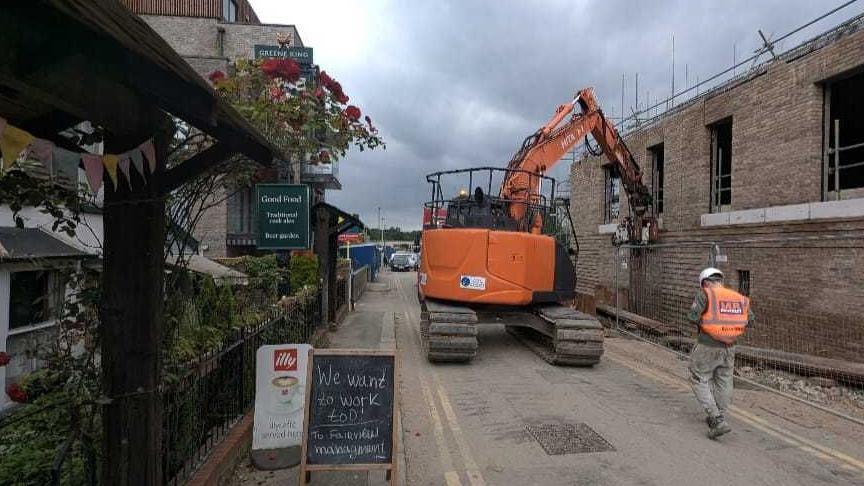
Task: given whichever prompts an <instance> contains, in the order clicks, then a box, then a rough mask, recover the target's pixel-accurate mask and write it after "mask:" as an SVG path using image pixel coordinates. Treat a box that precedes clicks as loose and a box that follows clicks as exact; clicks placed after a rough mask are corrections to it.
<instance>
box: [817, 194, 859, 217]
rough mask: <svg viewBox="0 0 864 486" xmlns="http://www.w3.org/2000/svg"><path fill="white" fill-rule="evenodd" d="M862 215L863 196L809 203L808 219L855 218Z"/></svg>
mask: <svg viewBox="0 0 864 486" xmlns="http://www.w3.org/2000/svg"><path fill="white" fill-rule="evenodd" d="M861 216H864V198H862V199H847V200H844V201H825V202H818V203H811V204H810V219H827V218H855V217H861Z"/></svg>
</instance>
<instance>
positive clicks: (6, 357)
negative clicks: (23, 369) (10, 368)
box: [0, 351, 12, 366]
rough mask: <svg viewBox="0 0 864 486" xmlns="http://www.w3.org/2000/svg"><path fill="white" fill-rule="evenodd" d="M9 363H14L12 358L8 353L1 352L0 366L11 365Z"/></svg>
mask: <svg viewBox="0 0 864 486" xmlns="http://www.w3.org/2000/svg"><path fill="white" fill-rule="evenodd" d="M9 361H12V358H10V357H9V355H8V354H6V352H4V351H0V366H6V365H7V364H9Z"/></svg>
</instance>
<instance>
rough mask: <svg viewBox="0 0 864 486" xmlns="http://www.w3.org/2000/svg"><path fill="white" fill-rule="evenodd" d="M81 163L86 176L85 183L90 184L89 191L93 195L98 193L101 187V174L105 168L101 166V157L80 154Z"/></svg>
mask: <svg viewBox="0 0 864 486" xmlns="http://www.w3.org/2000/svg"><path fill="white" fill-rule="evenodd" d="M81 162H83V163H84V172H85V173H86V174H87V182H88V183H90V190H92V191H93V193H94V194H95V193H97V192H99V188H100V187H102V177H103V175H102V172H103V170H104V169H105V166H103V165H102V156H100V155H95V154H81Z"/></svg>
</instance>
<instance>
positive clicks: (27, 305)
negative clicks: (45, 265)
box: [9, 270, 57, 329]
mask: <svg viewBox="0 0 864 486" xmlns="http://www.w3.org/2000/svg"><path fill="white" fill-rule="evenodd" d="M52 280H53V279H51V276H50V273H49V272H48V271H45V270H37V271H28V272H12V274H11V278H10V282H9V283H10V292H9V294H10V295H9V328H10V329H16V328H20V327H26V326H30V325H33V324H38V323H40V322H44V321H47V320H49V319H51V318H52V312H51V309H52V307H53V306H54V304H55V302H57V299H56V298H55V296H54V295H52V294H53V292H52Z"/></svg>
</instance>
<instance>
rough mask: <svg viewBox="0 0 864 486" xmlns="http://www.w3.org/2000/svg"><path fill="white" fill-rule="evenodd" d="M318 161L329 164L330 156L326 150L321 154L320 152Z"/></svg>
mask: <svg viewBox="0 0 864 486" xmlns="http://www.w3.org/2000/svg"><path fill="white" fill-rule="evenodd" d="M318 160H320V161H321V162H329V161H330V154H329V153H327V151H326V150H322V151H321V152H318Z"/></svg>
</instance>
